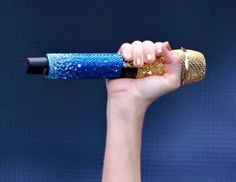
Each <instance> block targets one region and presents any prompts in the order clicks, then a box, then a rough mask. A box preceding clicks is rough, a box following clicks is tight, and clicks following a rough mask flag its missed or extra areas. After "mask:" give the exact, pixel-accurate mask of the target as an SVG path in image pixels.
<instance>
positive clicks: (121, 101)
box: [107, 93, 148, 129]
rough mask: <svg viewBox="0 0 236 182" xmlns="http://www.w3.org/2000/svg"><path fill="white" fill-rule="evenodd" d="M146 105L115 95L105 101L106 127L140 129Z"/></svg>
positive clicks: (133, 98)
mask: <svg viewBox="0 0 236 182" xmlns="http://www.w3.org/2000/svg"><path fill="white" fill-rule="evenodd" d="M147 107H148V104H147V103H145V102H144V101H142V100H141V99H138V98H136V97H133V96H130V95H127V94H123V93H121V94H120V93H117V94H116V95H112V96H109V95H108V100H107V127H108V129H109V128H111V127H113V126H115V127H116V128H117V127H126V128H135V129H137V128H142V124H143V119H144V116H145V112H146V110H147Z"/></svg>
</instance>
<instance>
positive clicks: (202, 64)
mask: <svg viewBox="0 0 236 182" xmlns="http://www.w3.org/2000/svg"><path fill="white" fill-rule="evenodd" d="M173 51H174V52H175V53H176V54H177V55H178V56H179V58H180V59H181V84H188V83H195V82H198V81H201V80H203V78H204V77H205V74H206V60H205V57H204V55H203V54H202V53H201V52H198V51H194V50H189V49H184V48H181V49H177V50H173Z"/></svg>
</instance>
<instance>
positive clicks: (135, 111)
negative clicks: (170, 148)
mask: <svg viewBox="0 0 236 182" xmlns="http://www.w3.org/2000/svg"><path fill="white" fill-rule="evenodd" d="M118 53H120V54H121V55H122V56H123V57H124V58H125V60H126V61H132V62H133V64H134V65H135V66H136V67H141V66H143V64H144V63H146V64H150V63H152V62H153V61H155V60H156V58H159V57H163V58H164V59H165V61H166V64H165V72H166V73H165V74H164V75H163V76H156V75H155V76H149V77H146V78H142V79H131V78H122V79H113V80H106V87H107V97H108V99H107V138H106V149H105V156H104V166H103V176H102V181H103V182H121V181H122V182H140V181H141V172H140V171H141V170H140V151H141V136H142V127H143V120H144V116H145V112H146V110H147V108H148V107H149V106H150V105H151V103H153V102H154V101H155V100H156V99H158V98H159V97H161V96H162V95H165V94H167V93H169V92H171V91H174V90H176V89H177V88H179V87H180V74H181V65H180V60H179V58H178V56H177V55H176V54H175V53H174V52H171V48H170V45H169V43H168V42H164V43H162V42H156V43H153V42H152V41H149V40H146V41H144V42H141V41H134V42H133V43H131V44H130V43H124V44H122V45H121V47H120V49H119V51H118Z"/></svg>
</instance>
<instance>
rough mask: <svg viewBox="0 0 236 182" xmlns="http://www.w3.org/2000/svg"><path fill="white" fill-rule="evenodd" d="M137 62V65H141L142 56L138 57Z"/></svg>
mask: <svg viewBox="0 0 236 182" xmlns="http://www.w3.org/2000/svg"><path fill="white" fill-rule="evenodd" d="M136 63H137V65H141V58H140V57H137V59H136Z"/></svg>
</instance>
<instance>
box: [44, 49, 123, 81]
mask: <svg viewBox="0 0 236 182" xmlns="http://www.w3.org/2000/svg"><path fill="white" fill-rule="evenodd" d="M47 59H48V63H49V70H48V74H47V75H46V77H47V78H50V79H72V78H73V79H76V78H118V77H120V75H121V71H122V68H123V63H124V59H123V57H122V56H121V55H119V54H117V53H66V54H65V53H53V54H47Z"/></svg>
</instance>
